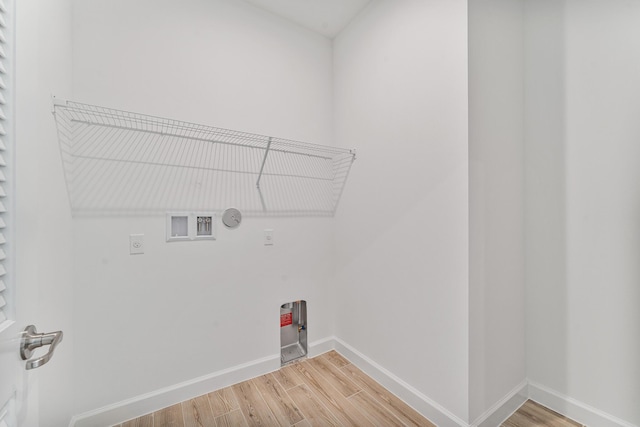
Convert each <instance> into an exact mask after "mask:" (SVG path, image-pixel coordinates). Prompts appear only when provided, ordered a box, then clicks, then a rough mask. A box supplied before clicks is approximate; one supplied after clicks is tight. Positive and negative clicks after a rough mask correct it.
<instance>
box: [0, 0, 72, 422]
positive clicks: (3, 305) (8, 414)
mask: <svg viewBox="0 0 640 427" xmlns="http://www.w3.org/2000/svg"><path fill="white" fill-rule="evenodd" d="M15 2H16V0H0V427H23V426H24V427H27V426H34V425H37V410H36V408H33V407H32V406H33V397H34V392H35V390H34V389H33V386H32V385H31V383H32V381H30V380H31V379H33V374H32V372H33V370H34V369H36V368H38V367H39V366H42V365H43V364H45V363H47V362H48V361H49V356H51V355H52V354H53V353H52V352H51V350H53V348H54V347H55V346H56V345H57V344H58V342H59V341H60V340H61V338H62V335H61V334H57V333H51V334H39V332H41V331H33V329H31V332H32V334H31V336H32V337H31V339H27V340H25V338H28V337H29V334H26V333H25V328H26V327H27V326H28V325H30V323H31V322H33V321H34V319H35V318H36V315H37V312H36V307H37V298H38V290H37V289H36V288H35V287H36V285H35V284H33V282H31V283H29V282H30V281H28V280H27V281H25V280H23V281H20V277H18V276H16V274H15V266H16V262H15V250H14V248H15V247H16V233H15V232H14V231H15V219H16V218H15V203H14V201H15V191H14V189H15V185H14V183H15V173H14V170H13V166H14V164H15V162H14V158H15V149H14V148H15V145H16V144H15V101H14V100H15V75H14V69H15V65H14V64H15V34H16V31H15V22H16V20H15V17H16V15H15V9H14V8H15V5H16V4H15ZM21 343H25V344H29V346H28V347H29V348H24V350H25V351H23V352H22V354H21V351H20V347H21ZM38 347H40V348H38ZM36 348H37V350H36ZM29 350H35V351H34V352H31V351H29ZM30 353H32V354H30ZM25 359H27V360H25Z"/></svg>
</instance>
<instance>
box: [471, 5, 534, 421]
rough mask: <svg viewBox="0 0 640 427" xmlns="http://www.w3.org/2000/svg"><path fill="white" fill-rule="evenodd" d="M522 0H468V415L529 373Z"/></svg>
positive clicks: (484, 407)
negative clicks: (526, 342)
mask: <svg viewBox="0 0 640 427" xmlns="http://www.w3.org/2000/svg"><path fill="white" fill-rule="evenodd" d="M523 42H524V2H523V1H521V0H474V1H471V2H469V159H470V162H469V174H470V179H469V193H470V196H469V200H470V215H469V221H470V231H469V239H470V260H469V268H470V279H469V293H470V303H469V334H470V338H469V340H470V349H469V352H470V355H469V405H470V406H469V419H470V420H476V419H477V418H478V417H480V416H482V415H483V414H484V413H485V412H486V411H487V410H488V409H490V408H491V407H492V406H493V405H495V404H496V403H497V402H499V401H500V400H502V399H503V398H505V396H507V395H508V394H509V393H510V392H511V391H513V390H514V389H515V388H516V387H517V386H518V385H521V384H522V383H523V382H524V381H525V379H526V368H525V360H526V357H525V337H524V335H525V314H524V312H525V310H524V274H525V273H524V212H523V208H524V191H523V190H524V85H523V81H524V51H523Z"/></svg>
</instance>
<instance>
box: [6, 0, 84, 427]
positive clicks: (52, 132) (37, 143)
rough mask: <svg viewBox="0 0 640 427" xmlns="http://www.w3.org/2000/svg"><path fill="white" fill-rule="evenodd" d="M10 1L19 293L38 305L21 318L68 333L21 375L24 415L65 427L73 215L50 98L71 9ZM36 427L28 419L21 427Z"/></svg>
mask: <svg viewBox="0 0 640 427" xmlns="http://www.w3.org/2000/svg"><path fill="white" fill-rule="evenodd" d="M15 3H16V21H17V27H16V29H17V35H16V51H17V54H16V193H17V197H16V200H17V202H16V239H17V244H16V262H17V263H16V280H17V285H18V286H19V287H20V288H21V289H33V290H34V293H33V294H32V295H31V296H30V298H31V299H30V301H29V302H34V303H35V301H38V303H37V304H35V308H36V310H35V313H34V314H33V315H32V316H33V317H31V316H30V317H29V318H28V319H26V320H27V321H28V322H30V323H33V324H34V325H36V327H37V329H38V331H39V332H49V331H56V330H63V331H64V333H65V337H64V340H63V342H62V343H61V344H60V346H58V348H57V349H56V352H55V355H54V357H53V359H52V360H51V362H50V363H48V364H46V365H44V366H42V367H41V368H39V369H37V370H34V371H29V372H26V371H25V376H26V377H27V378H28V380H29V382H30V383H31V384H32V388H33V389H39V392H40V397H41V398H40V399H39V405H38V401H37V400H35V401H33V402H32V403H33V405H31V406H30V407H28V408H27V411H28V412H29V416H33V415H34V414H36V417H37V418H39V423H40V425H43V426H44V425H49V426H62V425H67V424H68V421H69V418H70V416H71V414H72V404H73V397H72V390H73V384H72V381H71V377H72V372H73V366H74V358H73V342H74V333H73V322H72V309H71V307H72V305H73V293H72V286H71V262H70V261H71V217H70V214H69V204H68V203H67V196H66V188H65V184H64V179H63V177H62V175H61V174H60V172H61V170H62V165H61V161H60V154H59V150H58V145H57V139H56V128H55V122H54V120H53V117H52V115H51V107H52V103H51V94H52V93H56V94H60V95H62V96H69V94H70V92H71V3H70V1H67V0H56V1H50V0H19V1H17V2H15ZM25 326H26V325H25ZM39 354H40V353H38V355H39ZM38 406H39V410H38ZM36 422H38V421H35V420H34V419H33V418H32V419H31V420H30V421H27V422H26V424H25V425H35V424H32V423H36Z"/></svg>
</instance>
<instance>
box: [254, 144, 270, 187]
mask: <svg viewBox="0 0 640 427" xmlns="http://www.w3.org/2000/svg"><path fill="white" fill-rule="evenodd" d="M272 139H273V138H272V137H269V142H267V149H266V150H265V151H264V157H263V158H262V166H260V173H259V174H258V180H257V181H256V187H257V188H258V190H259V189H260V178H262V171H264V164H265V163H266V162H267V156H268V155H269V148H271V140H272Z"/></svg>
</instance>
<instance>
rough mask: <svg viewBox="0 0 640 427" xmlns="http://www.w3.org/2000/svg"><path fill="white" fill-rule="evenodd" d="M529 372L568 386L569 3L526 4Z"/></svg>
mask: <svg viewBox="0 0 640 427" xmlns="http://www.w3.org/2000/svg"><path fill="white" fill-rule="evenodd" d="M525 5H526V6H525V7H526V10H525V14H526V23H525V25H526V27H525V93H526V96H525V117H526V118H527V120H526V121H525V159H526V163H525V194H526V195H527V197H526V198H525V230H526V236H527V237H526V240H525V260H526V266H525V269H526V308H527V313H526V323H527V327H526V337H527V343H526V344H527V370H528V372H527V376H528V377H529V379H530V381H532V382H534V383H538V384H544V385H546V386H548V387H551V388H553V389H555V390H562V391H564V390H567V387H568V381H567V378H566V373H567V365H568V347H567V345H568V341H569V336H568V322H569V313H568V310H569V301H568V289H567V286H568V277H567V241H566V240H567V212H566V199H567V194H566V193H567V191H566V180H567V177H566V117H565V111H566V104H567V102H566V92H567V91H566V82H565V74H566V70H565V59H566V51H565V50H566V48H565V8H566V2H565V1H564V0H562V1H556V0H551V1H549V0H543V1H536V2H531V1H527V2H526V3H525Z"/></svg>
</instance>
